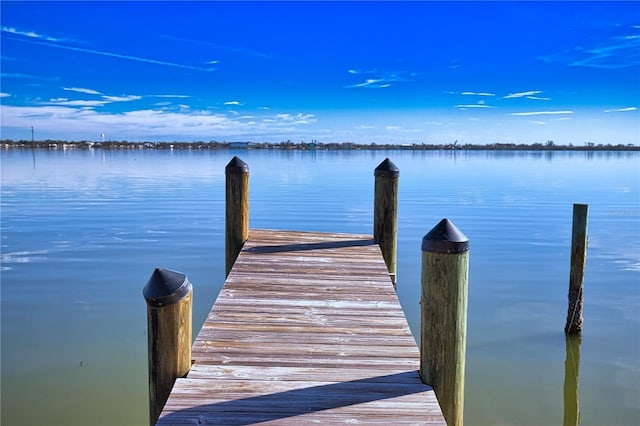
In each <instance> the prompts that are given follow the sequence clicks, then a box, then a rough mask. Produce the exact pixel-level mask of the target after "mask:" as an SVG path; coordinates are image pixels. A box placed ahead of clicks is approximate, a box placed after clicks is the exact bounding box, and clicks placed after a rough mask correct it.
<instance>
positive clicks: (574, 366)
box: [562, 334, 582, 426]
mask: <svg viewBox="0 0 640 426" xmlns="http://www.w3.org/2000/svg"><path fill="white" fill-rule="evenodd" d="M565 342H566V347H567V357H566V358H565V360H564V419H563V423H562V424H563V425H564V426H577V425H578V424H580V398H579V396H578V375H579V373H580V345H581V344H582V336H581V335H579V334H576V335H567V336H566V340H565Z"/></svg>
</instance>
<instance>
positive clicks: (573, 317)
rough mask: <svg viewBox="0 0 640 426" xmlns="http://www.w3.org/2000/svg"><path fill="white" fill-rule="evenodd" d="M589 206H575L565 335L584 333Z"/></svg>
mask: <svg viewBox="0 0 640 426" xmlns="http://www.w3.org/2000/svg"><path fill="white" fill-rule="evenodd" d="M588 213H589V205H588V204H574V205H573V225H572V229H571V270H570V271H569V309H568V310H567V322H566V324H565V326H564V332H565V334H580V333H582V303H583V296H582V293H583V287H584V268H585V264H586V262H587V215H588Z"/></svg>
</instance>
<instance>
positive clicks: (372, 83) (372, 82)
mask: <svg viewBox="0 0 640 426" xmlns="http://www.w3.org/2000/svg"><path fill="white" fill-rule="evenodd" d="M390 86H391V83H388V82H386V81H385V80H384V79H382V78H380V79H376V78H368V79H366V80H365V81H363V82H362V83H357V84H352V85H349V86H345V87H349V88H354V87H368V88H371V89H383V88H385V87H390Z"/></svg>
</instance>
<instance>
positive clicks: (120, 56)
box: [20, 39, 215, 72]
mask: <svg viewBox="0 0 640 426" xmlns="http://www.w3.org/2000/svg"><path fill="white" fill-rule="evenodd" d="M20 41H22V42H23V43H31V44H37V45H40V46H48V47H54V48H56V49H64V50H71V51H73V52H82V53H89V54H92V55H99V56H108V57H110V58H118V59H125V60H129V61H136V62H144V63H148V64H155V65H163V66H167V67H174V68H183V69H189V70H196V71H205V72H210V71H215V68H211V67H210V68H203V67H197V66H193V65H186V64H179V63H176V62H167V61H159V60H157V59H150V58H141V57H139V56H131V55H123V54H121V53H114V52H107V51H102V50H93V49H86V48H83V47H75V46H70V45H67V44H60V43H50V41H52V40H47V41H32V40H24V39H23V40H20Z"/></svg>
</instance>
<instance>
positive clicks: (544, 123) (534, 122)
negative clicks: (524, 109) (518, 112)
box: [529, 120, 547, 126]
mask: <svg viewBox="0 0 640 426" xmlns="http://www.w3.org/2000/svg"><path fill="white" fill-rule="evenodd" d="M529 123H533V124H539V125H541V126H544V125H546V124H547V123H546V122H545V121H535V120H532V121H529Z"/></svg>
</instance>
